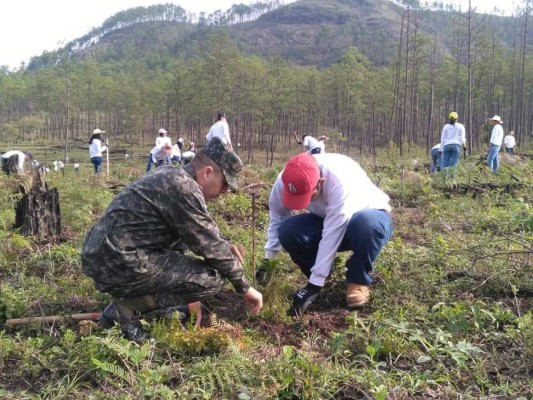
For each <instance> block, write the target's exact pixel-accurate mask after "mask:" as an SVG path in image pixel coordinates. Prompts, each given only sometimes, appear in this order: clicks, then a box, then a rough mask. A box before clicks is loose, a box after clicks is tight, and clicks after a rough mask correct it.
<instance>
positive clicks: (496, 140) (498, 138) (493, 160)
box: [487, 115, 503, 174]
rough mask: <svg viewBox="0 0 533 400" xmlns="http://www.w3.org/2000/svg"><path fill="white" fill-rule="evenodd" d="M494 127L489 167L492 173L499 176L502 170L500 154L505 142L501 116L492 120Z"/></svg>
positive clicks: (488, 159) (491, 137)
mask: <svg viewBox="0 0 533 400" xmlns="http://www.w3.org/2000/svg"><path fill="white" fill-rule="evenodd" d="M490 123H491V125H493V128H492V132H491V135H490V143H489V153H488V155H487V165H488V166H489V167H490V170H491V171H492V173H494V174H497V173H498V170H499V168H500V160H499V158H498V154H499V152H500V149H501V147H502V142H503V127H502V124H503V121H502V119H501V117H500V116H499V115H495V116H494V117H492V118H491V119H490Z"/></svg>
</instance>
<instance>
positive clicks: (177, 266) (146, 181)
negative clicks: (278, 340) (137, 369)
mask: <svg viewBox="0 0 533 400" xmlns="http://www.w3.org/2000/svg"><path fill="white" fill-rule="evenodd" d="M241 169H242V162H241V160H240V159H239V157H238V156H237V155H236V154H235V153H234V152H232V151H229V150H228V149H226V148H225V146H224V145H223V144H222V143H221V141H220V140H219V139H216V140H212V141H210V142H209V144H208V145H207V146H205V147H204V148H203V149H202V150H200V151H199V152H198V153H197V155H196V157H195V158H194V160H193V161H192V162H191V164H189V165H187V166H185V167H184V168H174V167H171V166H164V167H160V168H158V169H157V170H156V171H155V172H154V173H151V174H147V175H145V176H144V177H142V178H140V179H139V180H137V181H135V182H133V183H131V184H130V185H129V186H128V187H126V188H125V189H124V190H123V191H122V192H121V193H119V194H118V195H117V196H116V197H115V198H114V199H113V201H112V202H111V204H110V205H109V207H108V208H107V209H106V211H105V212H104V214H103V215H102V217H101V218H100V220H99V221H98V222H97V223H96V225H95V226H94V227H93V228H92V229H91V230H90V232H89V233H88V235H87V237H86V238H85V242H84V243H83V248H82V254H81V257H82V269H83V272H84V273H85V274H86V275H88V276H90V277H91V278H92V279H93V280H94V282H95V285H96V288H97V289H98V290H99V291H101V292H104V293H108V294H110V295H112V296H113V297H114V298H115V299H116V300H115V301H114V302H113V303H112V304H110V305H109V306H108V307H107V308H106V309H105V310H104V311H103V313H102V316H101V318H100V323H101V325H102V326H103V327H104V328H107V327H112V326H113V325H114V323H115V322H118V323H119V324H120V326H121V330H122V332H123V334H124V336H125V337H127V338H128V339H131V340H135V341H138V342H142V341H144V340H146V339H148V338H149V335H148V333H146V332H145V331H143V329H142V326H141V325H140V323H139V321H138V316H139V315H140V314H141V313H143V312H148V311H153V310H157V309H160V308H167V307H172V306H177V305H181V304H186V303H190V302H194V301H199V300H203V299H205V298H207V297H210V296H213V295H215V294H216V293H217V292H218V291H219V290H220V289H221V287H222V285H223V283H224V279H228V280H229V281H230V282H231V283H232V284H233V286H234V288H235V290H236V291H237V292H239V293H242V294H243V298H244V301H245V302H246V304H247V306H248V309H249V310H250V311H251V312H253V313H257V312H259V311H260V309H261V307H262V304H263V300H262V295H261V293H259V292H258V291H256V290H255V289H254V288H252V287H251V286H250V283H249V282H248V280H247V279H246V277H245V276H244V273H243V267H242V265H241V263H240V262H239V258H241V257H240V252H239V251H238V250H236V245H232V244H230V243H228V242H227V241H225V240H224V239H222V238H221V237H220V235H219V231H218V227H217V225H216V223H215V221H214V220H213V217H212V216H211V215H210V214H209V212H208V210H207V206H206V200H211V199H214V198H216V197H217V196H219V195H220V194H221V193H224V192H226V191H227V189H228V186H229V187H231V188H233V189H235V188H236V185H237V176H236V175H237V173H238V172H239V171H240V170H241ZM183 245H186V246H187V247H188V248H189V249H190V250H191V251H192V252H193V253H194V254H196V255H198V256H200V257H201V258H194V257H189V256H187V255H185V254H183V253H182V252H181V251H179V249H180V248H183ZM241 260H242V258H241Z"/></svg>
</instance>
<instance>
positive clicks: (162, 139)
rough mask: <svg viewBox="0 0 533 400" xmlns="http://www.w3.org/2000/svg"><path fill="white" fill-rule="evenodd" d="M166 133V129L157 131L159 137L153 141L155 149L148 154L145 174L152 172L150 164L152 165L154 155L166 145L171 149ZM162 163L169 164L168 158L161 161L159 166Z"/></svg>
mask: <svg viewBox="0 0 533 400" xmlns="http://www.w3.org/2000/svg"><path fill="white" fill-rule="evenodd" d="M167 133H168V132H167V131H166V129H164V128H161V129H159V137H157V139H156V140H155V147H154V148H153V149H152V150H151V151H150V154H149V155H148V165H147V166H146V172H150V171H151V170H152V164H154V157H153V156H154V153H156V152H159V151H160V150H161V149H162V148H163V147H164V146H166V145H168V146H170V147H172V140H171V139H170V138H169V137H168V136H167ZM169 155H170V153H169ZM164 163H167V164H170V157H165V159H164V160H162V162H161V163H160V165H163V164H164ZM156 166H157V165H156Z"/></svg>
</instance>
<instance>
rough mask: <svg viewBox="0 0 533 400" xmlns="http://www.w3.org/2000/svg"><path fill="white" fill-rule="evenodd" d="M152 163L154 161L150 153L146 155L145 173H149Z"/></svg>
mask: <svg viewBox="0 0 533 400" xmlns="http://www.w3.org/2000/svg"><path fill="white" fill-rule="evenodd" d="M153 163H154V160H153V159H152V153H150V154H148V166H147V167H146V172H150V171H151V170H152V164H153Z"/></svg>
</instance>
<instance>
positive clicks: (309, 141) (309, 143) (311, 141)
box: [303, 135, 326, 151]
mask: <svg viewBox="0 0 533 400" xmlns="http://www.w3.org/2000/svg"><path fill="white" fill-rule="evenodd" d="M303 145H304V147H305V148H306V149H307V150H309V151H312V150H313V149H315V148H316V147H320V148H321V149H325V147H326V146H325V144H324V142H321V141H319V140H317V139H315V138H314V137H313V136H309V135H307V136H306V137H304V141H303Z"/></svg>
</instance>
